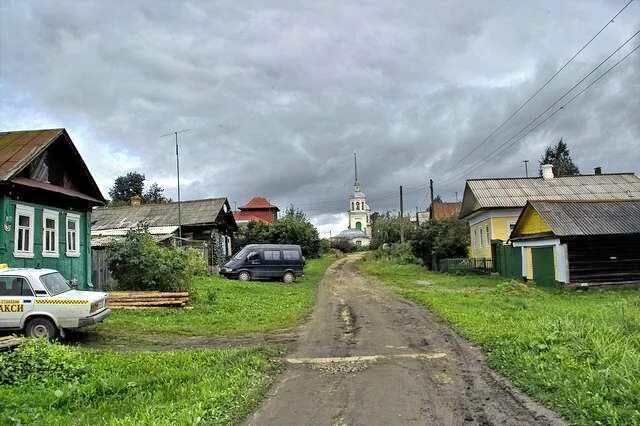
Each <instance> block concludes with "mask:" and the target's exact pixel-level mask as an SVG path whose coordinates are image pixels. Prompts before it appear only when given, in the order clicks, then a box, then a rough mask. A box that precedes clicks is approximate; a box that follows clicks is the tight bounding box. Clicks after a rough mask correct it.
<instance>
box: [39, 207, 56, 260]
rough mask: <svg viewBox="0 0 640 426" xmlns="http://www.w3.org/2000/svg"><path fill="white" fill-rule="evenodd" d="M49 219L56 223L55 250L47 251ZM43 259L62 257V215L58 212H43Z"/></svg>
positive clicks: (47, 210)
mask: <svg viewBox="0 0 640 426" xmlns="http://www.w3.org/2000/svg"><path fill="white" fill-rule="evenodd" d="M47 219H52V220H53V221H55V228H54V232H55V241H54V242H55V244H54V250H47V247H46V241H47ZM42 257H60V213H59V212H58V211H57V210H49V209H44V210H42Z"/></svg>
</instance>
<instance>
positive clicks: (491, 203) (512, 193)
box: [460, 173, 640, 217]
mask: <svg viewBox="0 0 640 426" xmlns="http://www.w3.org/2000/svg"><path fill="white" fill-rule="evenodd" d="M630 198H631V199H640V178H638V177H637V176H636V175H634V174H633V173H619V174H601V175H578V176H568V177H559V178H553V179H543V178H541V177H539V178H498V179H469V180H467V184H466V187H465V192H464V198H463V206H462V211H461V213H460V215H461V217H464V216H467V215H469V214H471V213H473V212H474V211H476V210H479V209H485V208H508V207H524V205H525V204H526V203H527V201H528V200H531V199H538V200H541V199H544V200H609V199H620V200H627V199H630Z"/></svg>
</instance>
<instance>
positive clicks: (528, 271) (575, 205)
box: [511, 199, 640, 286]
mask: <svg viewBox="0 0 640 426" xmlns="http://www.w3.org/2000/svg"><path fill="white" fill-rule="evenodd" d="M511 241H512V244H513V246H514V247H520V248H521V249H522V276H523V277H525V278H527V279H532V280H534V281H536V282H537V283H540V284H553V283H561V284H563V285H569V286H589V285H605V284H627V283H634V284H635V283H640V200H634V199H628V200H624V199H618V200H606V201H529V202H528V203H527V205H526V206H525V208H524V210H523V211H522V214H521V215H520V217H519V218H518V221H517V222H516V225H515V228H514V230H513V232H512V233H511Z"/></svg>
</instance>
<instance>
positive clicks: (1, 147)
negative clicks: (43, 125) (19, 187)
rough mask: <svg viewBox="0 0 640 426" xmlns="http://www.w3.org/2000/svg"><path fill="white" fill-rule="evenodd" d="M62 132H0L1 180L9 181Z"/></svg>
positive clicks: (55, 130) (48, 130) (56, 130)
mask: <svg viewBox="0 0 640 426" xmlns="http://www.w3.org/2000/svg"><path fill="white" fill-rule="evenodd" d="M62 132H64V129H44V130H19V131H14V132H0V179H1V180H9V179H10V178H11V177H12V176H13V175H15V174H16V173H17V172H19V171H20V170H22V169H23V168H24V167H25V166H26V165H27V164H29V163H30V162H31V161H32V160H33V159H34V158H35V157H36V156H37V155H38V154H40V153H41V152H42V151H43V150H44V149H45V148H46V147H47V146H49V144H50V143H51V142H53V141H54V140H55V139H57V138H58V136H60V135H61V134H62Z"/></svg>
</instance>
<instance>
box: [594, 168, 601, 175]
mask: <svg viewBox="0 0 640 426" xmlns="http://www.w3.org/2000/svg"><path fill="white" fill-rule="evenodd" d="M593 173H594V174H596V175H601V174H602V167H596V168H594V169H593Z"/></svg>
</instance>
